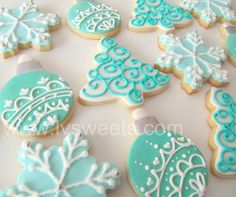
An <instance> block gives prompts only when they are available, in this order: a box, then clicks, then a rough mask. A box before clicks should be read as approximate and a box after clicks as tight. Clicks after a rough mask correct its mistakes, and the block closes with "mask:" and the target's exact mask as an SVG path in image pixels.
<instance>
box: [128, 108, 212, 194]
mask: <svg viewBox="0 0 236 197" xmlns="http://www.w3.org/2000/svg"><path fill="white" fill-rule="evenodd" d="M134 121H135V122H134V126H135V130H136V132H137V134H138V136H137V138H136V140H135V141H134V143H133V144H132V146H131V149H130V152H129V156H128V176H129V180H130V183H131V185H132V186H133V188H134V190H135V191H136V193H137V194H138V196H140V197H147V196H149V197H156V196H158V197H162V196H166V197H175V196H182V197H190V196H192V197H193V196H194V197H203V196H205V192H206V188H207V183H208V168H207V164H206V160H205V159H204V156H203V155H202V153H201V151H200V150H199V149H198V148H197V147H196V146H195V145H194V144H193V143H192V142H191V140H189V139H188V138H185V137H183V136H181V135H179V134H177V133H174V132H172V131H165V130H163V129H161V128H160V127H159V126H158V125H159V123H158V121H157V119H156V118H155V117H153V116H150V115H149V114H147V112H145V111H144V110H143V109H137V110H136V111H135V112H134Z"/></svg>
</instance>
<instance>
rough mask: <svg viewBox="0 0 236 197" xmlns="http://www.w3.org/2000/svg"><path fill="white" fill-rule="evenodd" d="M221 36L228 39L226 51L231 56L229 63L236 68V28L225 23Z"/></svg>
mask: <svg viewBox="0 0 236 197" xmlns="http://www.w3.org/2000/svg"><path fill="white" fill-rule="evenodd" d="M220 32H221V35H222V36H223V37H224V38H225V39H226V49H227V51H228V54H229V61H230V63H231V64H233V65H234V66H236V26H235V25H231V24H230V23H224V24H223V25H222V26H221V31H220Z"/></svg>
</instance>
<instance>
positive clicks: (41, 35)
mask: <svg viewBox="0 0 236 197" xmlns="http://www.w3.org/2000/svg"><path fill="white" fill-rule="evenodd" d="M60 23H61V19H60V17H59V16H57V15H56V14H52V13H49V14H44V13H41V12H39V10H38V7H37V6H36V4H35V3H34V1H33V0H27V1H26V2H25V3H23V4H22V5H21V6H19V7H17V8H15V9H7V8H3V7H0V57H2V58H7V57H10V56H13V55H15V54H16V53H17V52H18V51H19V49H21V48H29V47H33V48H34V49H37V50H49V49H50V48H51V35H50V33H49V32H50V31H53V30H56V29H58V27H59V26H60Z"/></svg>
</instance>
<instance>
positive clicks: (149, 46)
mask: <svg viewBox="0 0 236 197" xmlns="http://www.w3.org/2000/svg"><path fill="white" fill-rule="evenodd" d="M100 1H102V0H100ZM21 2H22V0H20V1H19V0H0V5H2V6H5V7H9V8H11V7H14V6H18V5H19V4H20V3H21ZM104 2H105V0H104ZM106 2H108V3H109V4H110V5H112V6H114V7H116V8H118V9H119V11H120V14H121V17H122V31H121V33H120V34H119V35H118V36H117V37H116V38H117V40H118V42H119V44H121V45H123V46H125V47H127V48H128V49H130V51H131V52H132V53H133V55H134V56H136V57H137V58H140V59H141V60H143V61H144V62H147V63H153V62H154V61H155V59H156V57H157V56H158V55H160V53H161V50H160V49H159V48H158V47H157V42H156V40H157V33H156V32H153V33H134V32H130V31H128V29H127V24H128V20H129V16H130V12H131V9H132V1H131V0H109V1H108V0H107V1H106ZM172 2H174V0H172ZM233 2H234V5H233V7H234V10H236V2H235V1H233ZM36 3H37V4H38V5H39V6H40V8H41V11H43V12H54V13H57V14H59V15H60V16H61V17H62V18H63V25H62V27H61V29H60V30H59V31H56V32H54V33H53V50H51V51H49V52H37V51H34V50H33V49H27V50H21V51H20V53H19V54H18V55H17V56H15V57H12V58H9V59H7V60H4V61H0V89H1V88H2V87H3V86H4V84H5V83H6V82H7V81H8V80H9V78H10V77H11V76H13V74H14V72H15V66H16V63H17V59H18V57H19V56H20V55H22V54H29V55H32V56H34V57H35V58H36V59H38V60H39V61H40V62H41V64H42V65H43V67H44V69H45V70H48V71H52V72H55V73H58V74H59V75H61V76H62V77H63V78H64V79H65V80H67V81H68V83H69V84H70V85H71V87H72V89H73V90H74V94H75V105H74V108H75V113H74V114H73V117H72V118H71V121H70V124H69V125H67V127H66V128H65V129H68V130H70V129H71V128H72V126H74V125H75V124H80V125H84V126H85V127H88V126H89V125H90V126H91V127H94V128H98V127H99V125H101V124H103V125H107V127H108V128H109V127H111V126H112V125H114V123H115V125H116V126H119V127H124V125H125V127H124V128H121V129H118V130H117V131H116V132H118V135H116V136H113V135H111V134H110V135H109V134H108V135H103V136H101V135H98V133H97V130H98V129H95V135H90V144H91V151H90V152H91V153H92V154H93V155H95V156H96V157H97V160H98V161H104V160H106V161H109V162H114V163H116V164H118V165H119V166H120V167H121V168H123V169H126V159H127V153H128V151H129V148H130V145H131V143H132V142H133V140H134V136H133V135H131V134H130V133H131V131H130V129H128V128H127V127H129V126H130V124H131V121H132V119H131V112H132V111H131V110H128V109H126V108H125V107H122V106H121V105H119V104H117V103H111V104H105V105H100V106H83V105H81V104H78V103H77V96H78V94H79V90H80V89H81V87H82V86H83V84H84V81H85V79H86V74H87V72H88V71H89V69H90V68H91V65H92V58H93V55H94V53H95V51H96V46H97V43H98V42H97V41H96V40H88V39H83V38H80V37H78V36H77V35H75V34H74V33H73V32H71V31H70V29H69V28H68V27H67V25H66V12H67V11H68V10H69V8H70V6H72V4H73V0H60V1H58V0H50V1H48V0H36ZM194 29H197V30H199V32H200V33H201V35H202V36H203V38H204V39H205V40H206V41H208V43H209V44H211V45H213V46H219V47H223V46H224V40H223V39H222V38H221V36H220V34H219V24H218V25H216V26H214V27H213V28H211V29H209V30H206V29H203V28H201V27H200V26H199V25H198V22H197V21H196V20H195V21H194V24H193V25H192V26H190V27H187V28H184V29H181V30H177V31H176V34H177V35H179V36H183V35H184V34H185V33H186V32H189V31H192V30H194ZM225 68H227V69H228V70H229V71H230V74H231V83H230V85H229V86H228V87H226V88H225V90H227V91H228V92H230V93H231V94H232V95H233V96H234V97H235V98H236V89H235V87H234V86H235V85H236V68H234V67H233V66H232V65H230V64H229V63H226V64H225ZM209 88H210V85H208V84H206V85H205V86H204V87H203V88H202V90H201V91H200V92H199V93H198V94H194V95H192V96H189V95H187V94H186V93H185V92H184V91H183V90H182V89H181V87H180V83H179V80H177V79H176V78H175V77H172V82H171V86H170V88H169V89H168V90H167V91H166V92H164V93H163V94H161V95H157V96H154V97H151V98H147V99H146V100H145V101H146V102H145V104H144V105H143V107H144V108H145V109H147V110H148V111H149V112H150V113H152V114H153V115H155V116H157V117H158V119H159V120H160V121H161V122H162V123H163V124H164V125H166V126H167V125H168V124H181V125H183V134H184V135H185V136H187V137H189V138H191V139H192V140H193V142H194V143H195V144H197V145H198V146H199V148H200V149H201V150H202V151H203V153H204V155H205V157H206V159H207V161H208V163H209V162H210V159H211V150H210V148H209V146H208V136H209V133H210V129H209V127H208V125H207V118H208V115H209V111H208V110H207V109H206V107H205V94H206V92H207V91H208V90H209ZM112 127H113V129H114V126H112ZM103 129H104V128H103ZM105 130H107V129H106V128H105ZM0 131H1V132H0V156H1V159H0V188H1V189H4V188H6V187H8V186H10V185H14V184H15V182H16V177H17V175H18V174H19V172H20V170H21V166H20V165H19V163H18V161H17V153H18V152H17V151H18V149H19V147H20V145H21V143H22V141H24V140H26V139H27V138H24V137H18V136H12V135H7V134H6V133H5V132H4V127H3V125H2V124H0ZM62 139H63V133H62V132H61V133H60V134H59V135H54V136H49V137H43V138H38V139H36V140H39V141H40V142H42V143H44V144H45V145H47V146H49V145H52V144H56V145H61V144H62ZM235 186H236V179H221V178H217V177H215V176H213V175H212V174H211V173H210V177H209V186H208V190H207V195H206V196H207V197H221V196H225V197H235V194H236V187H235ZM108 196H109V197H135V196H136V194H135V193H134V192H133V190H132V188H131V186H130V184H129V182H128V179H127V176H126V174H125V176H124V178H123V180H122V184H121V185H120V187H119V188H118V189H116V190H114V191H111V192H109V193H108Z"/></svg>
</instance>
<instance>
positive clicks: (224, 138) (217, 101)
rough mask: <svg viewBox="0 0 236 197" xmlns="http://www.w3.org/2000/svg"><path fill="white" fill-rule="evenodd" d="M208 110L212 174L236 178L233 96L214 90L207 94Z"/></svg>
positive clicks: (235, 122)
mask: <svg viewBox="0 0 236 197" xmlns="http://www.w3.org/2000/svg"><path fill="white" fill-rule="evenodd" d="M206 103H207V108H208V109H209V110H210V112H211V114H210V116H209V126H210V127H211V129H212V131H211V135H210V138H209V145H210V147H211V149H212V150H213V156H212V160H211V169H212V172H213V173H214V174H215V175H217V176H220V177H224V178H226V177H234V178H235V177H236V153H235V151H236V135H235V133H236V127H235V126H236V102H235V100H234V98H233V97H232V95H230V94H229V93H226V92H225V91H223V90H221V89H218V88H212V89H211V90H210V91H209V92H208V94H207V102H206Z"/></svg>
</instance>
